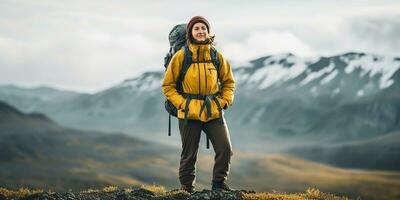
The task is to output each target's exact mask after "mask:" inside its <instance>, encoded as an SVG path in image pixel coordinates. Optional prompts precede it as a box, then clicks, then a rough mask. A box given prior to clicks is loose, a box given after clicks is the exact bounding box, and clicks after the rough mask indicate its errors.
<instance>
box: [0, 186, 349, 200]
mask: <svg viewBox="0 0 400 200" xmlns="http://www.w3.org/2000/svg"><path fill="white" fill-rule="evenodd" d="M146 199H155V200H202V199H205V200H220V199H226V200H285V199H289V200H311V199H312V200H315V199H318V200H349V198H347V197H338V196H335V195H332V194H327V193H323V192H320V191H319V190H317V189H308V190H307V191H305V192H304V193H293V194H282V193H256V192H254V191H245V190H236V191H231V192H226V191H210V190H202V191H196V192H195V193H193V194H189V193H187V192H185V191H183V190H177V189H175V190H171V191H166V190H165V188H164V187H159V186H147V187H142V188H136V189H119V188H117V187H107V188H103V189H102V190H92V189H90V190H86V191H81V192H72V191H70V192H51V191H48V192H43V191H41V190H38V191H31V190H29V189H20V190H19V191H11V190H7V189H4V188H0V200H146Z"/></svg>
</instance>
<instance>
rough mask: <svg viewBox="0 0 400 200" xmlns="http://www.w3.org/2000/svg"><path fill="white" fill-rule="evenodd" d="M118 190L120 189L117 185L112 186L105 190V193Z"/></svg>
mask: <svg viewBox="0 0 400 200" xmlns="http://www.w3.org/2000/svg"><path fill="white" fill-rule="evenodd" d="M117 190H118V187H117V186H115V185H111V186H108V187H105V188H103V192H115V191H117Z"/></svg>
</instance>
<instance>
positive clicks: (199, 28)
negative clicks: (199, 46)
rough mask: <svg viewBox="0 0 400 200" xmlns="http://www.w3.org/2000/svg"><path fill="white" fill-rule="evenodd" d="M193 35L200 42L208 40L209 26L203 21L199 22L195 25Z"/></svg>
mask: <svg viewBox="0 0 400 200" xmlns="http://www.w3.org/2000/svg"><path fill="white" fill-rule="evenodd" d="M192 36H193V38H194V39H195V40H197V41H199V42H204V41H206V39H207V37H208V30H207V26H206V25H205V24H204V23H203V22H197V23H195V24H194V25H193V28H192Z"/></svg>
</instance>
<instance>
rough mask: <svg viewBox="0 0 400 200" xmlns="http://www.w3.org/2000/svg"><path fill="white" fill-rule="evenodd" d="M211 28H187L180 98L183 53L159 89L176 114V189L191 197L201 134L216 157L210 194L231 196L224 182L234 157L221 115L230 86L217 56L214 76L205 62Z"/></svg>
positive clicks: (204, 24) (203, 22) (198, 20)
mask: <svg viewBox="0 0 400 200" xmlns="http://www.w3.org/2000/svg"><path fill="white" fill-rule="evenodd" d="M210 28H211V27H210V23H209V22H208V21H207V19H205V18H204V17H201V16H195V17H193V18H192V19H191V20H190V21H189V23H188V24H187V26H186V39H187V45H188V49H189V50H190V52H191V54H192V60H193V63H192V64H191V65H190V66H189V68H188V70H187V73H186V75H185V76H184V79H183V82H182V86H183V93H178V91H177V89H176V82H177V80H178V76H179V74H180V70H181V69H182V64H183V60H184V56H185V50H184V49H181V50H179V51H178V52H176V53H175V55H174V56H173V57H172V60H171V61H170V64H169V66H168V68H167V71H166V73H165V77H164V80H163V83H162V90H163V93H164V95H165V96H166V97H167V99H168V100H169V101H170V102H171V103H172V104H173V105H174V106H175V107H176V108H177V109H178V114H177V115H178V116H177V117H178V119H179V131H180V135H181V140H182V153H181V160H180V166H179V181H180V183H181V189H183V190H186V191H187V192H189V193H193V192H194V191H195V188H194V187H195V174H196V172H195V169H196V166H195V165H196V159H197V152H198V148H199V141H200V133H201V131H202V130H203V131H204V132H205V133H206V134H207V136H208V138H209V139H210V141H211V143H212V145H213V148H214V151H215V163H214V169H213V180H212V190H226V191H230V190H232V189H230V188H229V186H228V185H227V184H226V180H227V177H228V174H229V169H230V160H231V156H232V154H233V152H232V145H231V142H230V136H229V130H228V126H227V123H226V121H225V119H224V116H223V111H222V109H224V110H226V109H227V108H228V107H230V106H231V105H232V103H233V97H234V89H235V80H234V78H233V73H232V69H231V67H230V64H229V62H228V61H227V60H226V59H225V58H224V57H223V55H222V54H221V53H220V52H217V56H218V60H219V63H220V65H219V70H218V68H217V67H216V66H214V64H213V62H210V61H211V48H214V46H213V39H214V36H210ZM186 56H187V55H186ZM218 80H219V82H220V85H219V84H218Z"/></svg>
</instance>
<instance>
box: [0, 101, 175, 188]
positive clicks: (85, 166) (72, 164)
mask: <svg viewBox="0 0 400 200" xmlns="http://www.w3.org/2000/svg"><path fill="white" fill-rule="evenodd" d="M175 152H176V150H175V149H174V148H170V147H166V146H163V145H159V144H156V143H149V142H145V141H142V140H139V139H136V138H133V137H129V136H126V135H124V134H121V133H118V132H113V133H112V134H111V133H109V134H105V133H103V132H99V131H81V130H76V129H71V128H65V127H62V126H60V125H58V124H55V123H54V122H53V121H52V120H50V119H49V118H48V117H46V116H45V115H43V114H39V113H33V114H25V113H22V112H21V111H19V110H17V109H15V108H13V107H12V106H10V105H8V104H6V103H4V102H0V186H7V187H8V188H13V189H17V188H19V187H30V188H45V189H50V187H49V186H52V187H51V189H52V190H53V191H63V190H65V189H68V188H71V189H82V188H88V187H102V186H105V185H110V184H117V185H124V186H126V187H128V186H132V185H141V184H151V183H153V182H154V180H157V182H159V183H164V184H170V183H171V181H172V180H175V175H174V174H171V173H169V172H170V171H171V169H172V168H174V166H175V163H177V161H176V160H177V159H171V155H170V154H175ZM160 162H161V163H163V165H154V164H155V163H160ZM144 165H146V166H147V167H145V168H144V167H143V166H144ZM160 172H161V173H166V174H169V175H166V176H159V175H158V173H160Z"/></svg>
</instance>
